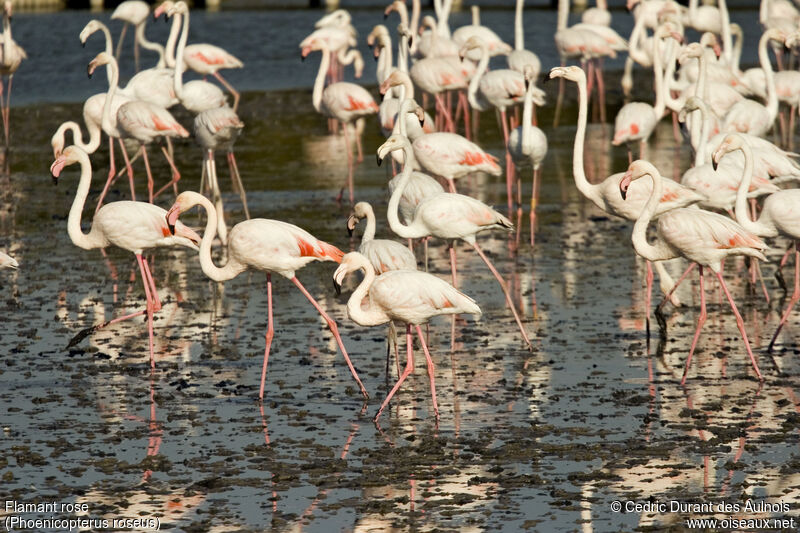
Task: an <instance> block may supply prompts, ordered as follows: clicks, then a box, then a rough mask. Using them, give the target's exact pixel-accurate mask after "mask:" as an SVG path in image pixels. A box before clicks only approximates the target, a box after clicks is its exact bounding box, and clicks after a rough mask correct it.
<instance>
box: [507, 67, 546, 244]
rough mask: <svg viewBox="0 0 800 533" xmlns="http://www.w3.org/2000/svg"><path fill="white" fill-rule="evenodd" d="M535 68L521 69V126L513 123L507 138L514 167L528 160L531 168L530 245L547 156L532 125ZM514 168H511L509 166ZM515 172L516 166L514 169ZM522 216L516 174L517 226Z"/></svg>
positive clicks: (542, 140)
mask: <svg viewBox="0 0 800 533" xmlns="http://www.w3.org/2000/svg"><path fill="white" fill-rule="evenodd" d="M535 80H536V76H535V71H534V69H533V67H531V66H530V65H526V68H525V84H526V85H527V90H526V92H525V104H524V108H523V110H522V125H520V126H517V127H516V128H514V130H513V131H512V132H511V134H510V135H509V138H508V145H507V148H508V153H509V154H510V155H511V159H513V160H514V165H515V166H517V167H518V166H521V165H522V164H524V163H526V162H527V163H530V165H531V167H533V184H532V186H531V212H530V220H531V246H533V244H534V231H533V230H534V222H535V220H536V204H537V201H538V198H539V181H540V179H541V164H542V161H543V160H544V157H545V156H546V155H547V136H546V135H545V134H544V132H543V131H542V130H540V129H539V128H537V127H536V126H534V125H533V123H532V121H533V99H534V94H533V92H534V89H535V88H536V87H535ZM511 168H514V167H511ZM515 171H516V169H515ZM521 218H522V184H521V181H520V178H519V176H517V225H518V226H519V223H520V219H521Z"/></svg>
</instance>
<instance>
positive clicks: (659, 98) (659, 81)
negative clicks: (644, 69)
mask: <svg viewBox="0 0 800 533" xmlns="http://www.w3.org/2000/svg"><path fill="white" fill-rule="evenodd" d="M661 40H662V38H661V37H660V36H659V32H658V31H656V34H655V35H654V36H653V75H654V76H655V79H654V85H655V90H656V101H655V105H653V112H654V113H655V115H656V123H657V122H658V121H659V120H661V117H662V116H663V115H664V110H665V109H666V107H667V104H666V100H665V98H664V90H665V87H664V70H663V69H662V67H661Z"/></svg>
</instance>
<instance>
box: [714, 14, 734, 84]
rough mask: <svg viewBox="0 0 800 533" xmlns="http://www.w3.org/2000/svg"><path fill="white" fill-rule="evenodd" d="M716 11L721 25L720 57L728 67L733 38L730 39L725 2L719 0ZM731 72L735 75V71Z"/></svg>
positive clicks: (729, 26) (731, 61)
mask: <svg viewBox="0 0 800 533" xmlns="http://www.w3.org/2000/svg"><path fill="white" fill-rule="evenodd" d="M717 9H718V10H719V17H720V22H721V23H722V55H723V57H724V58H725V62H726V63H727V64H728V67H730V66H731V64H732V63H733V38H732V37H731V18H730V15H729V14H728V4H727V0H719V1H718V3H717ZM733 72H734V73H736V71H735V70H734V71H733Z"/></svg>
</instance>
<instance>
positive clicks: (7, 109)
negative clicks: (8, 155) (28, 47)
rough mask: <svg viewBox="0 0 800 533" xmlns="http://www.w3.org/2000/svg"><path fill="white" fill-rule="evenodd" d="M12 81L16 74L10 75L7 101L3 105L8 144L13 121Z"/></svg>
mask: <svg viewBox="0 0 800 533" xmlns="http://www.w3.org/2000/svg"><path fill="white" fill-rule="evenodd" d="M12 81H14V75H13V74H11V75H10V76H9V77H8V88H7V90H6V101H5V107H3V127H4V128H5V132H6V146H8V143H9V141H10V137H11V133H10V131H11V129H10V123H11V82H12Z"/></svg>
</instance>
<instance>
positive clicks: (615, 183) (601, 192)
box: [550, 67, 705, 323]
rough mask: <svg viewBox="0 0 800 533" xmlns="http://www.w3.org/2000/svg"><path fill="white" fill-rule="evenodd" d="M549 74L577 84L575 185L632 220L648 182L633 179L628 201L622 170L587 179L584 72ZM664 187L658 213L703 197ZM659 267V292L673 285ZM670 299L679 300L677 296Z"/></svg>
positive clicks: (670, 183) (668, 185)
mask: <svg viewBox="0 0 800 533" xmlns="http://www.w3.org/2000/svg"><path fill="white" fill-rule="evenodd" d="M550 77H551V78H556V77H559V78H565V79H567V80H570V81H573V82H575V83H576V84H577V85H578V129H577V131H576V132H575V144H574V147H573V150H572V175H573V178H574V179H575V186H576V187H577V188H578V190H579V191H580V192H581V193H582V194H583V195H584V196H585V197H586V198H588V199H589V200H590V201H591V202H592V203H593V204H595V205H596V206H597V207H599V208H600V209H602V210H603V211H605V212H606V213H609V214H611V215H614V216H618V217H620V218H624V219H626V220H630V221H634V220H636V218H637V217H638V216H639V213H641V212H642V209H643V208H644V206H645V203H646V202H647V198H648V197H649V196H650V192H651V189H650V187H649V185H650V184H649V183H647V182H634V183H633V185H632V186H631V187H630V188H629V190H628V198H627V201H623V199H622V198H621V197H620V195H619V183H620V180H622V177H623V176H624V173H623V172H618V173H616V174H612V175H611V176H609V177H607V178H606V179H604V180H603V181H602V182H600V183H596V184H594V183H590V182H589V180H588V179H587V178H586V172H585V170H584V165H583V147H584V140H585V137H586V123H587V120H588V116H589V103H588V96H587V90H586V73H585V72H584V71H583V69H581V68H579V67H556V68H554V69H552V70H551V71H550ZM663 188H664V189H665V193H664V194H663V195H662V197H661V201H660V203H659V204H658V211H657V213H656V214H657V215H660V214H663V213H666V212H667V211H669V210H671V209H675V208H678V207H685V206H687V205H691V204H693V203H697V202H699V201H701V200H703V199H704V198H705V197H704V196H703V195H701V194H699V193H697V192H695V191H693V190H691V189H689V188H687V187H683V186H681V185H679V184H678V183H675V182H674V181H672V180H664V184H663ZM652 268H653V265H652V264H651V263H650V262H649V261H647V277H646V281H647V296H646V300H645V309H646V313H647V319H648V323H649V317H650V294H651V292H652V285H653V271H652ZM655 268H656V270H657V271H658V275H659V282H660V286H661V290H662V292H664V293H665V294H666V293H668V292H669V291H670V290H671V289H672V287H673V280H672V278H671V277H670V276H669V274H668V273H667V271H666V269H665V268H664V266H663V265H661V264H660V263H655ZM672 301H673V303H676V304H677V303H678V302H677V300H676V299H673V300H672Z"/></svg>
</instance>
